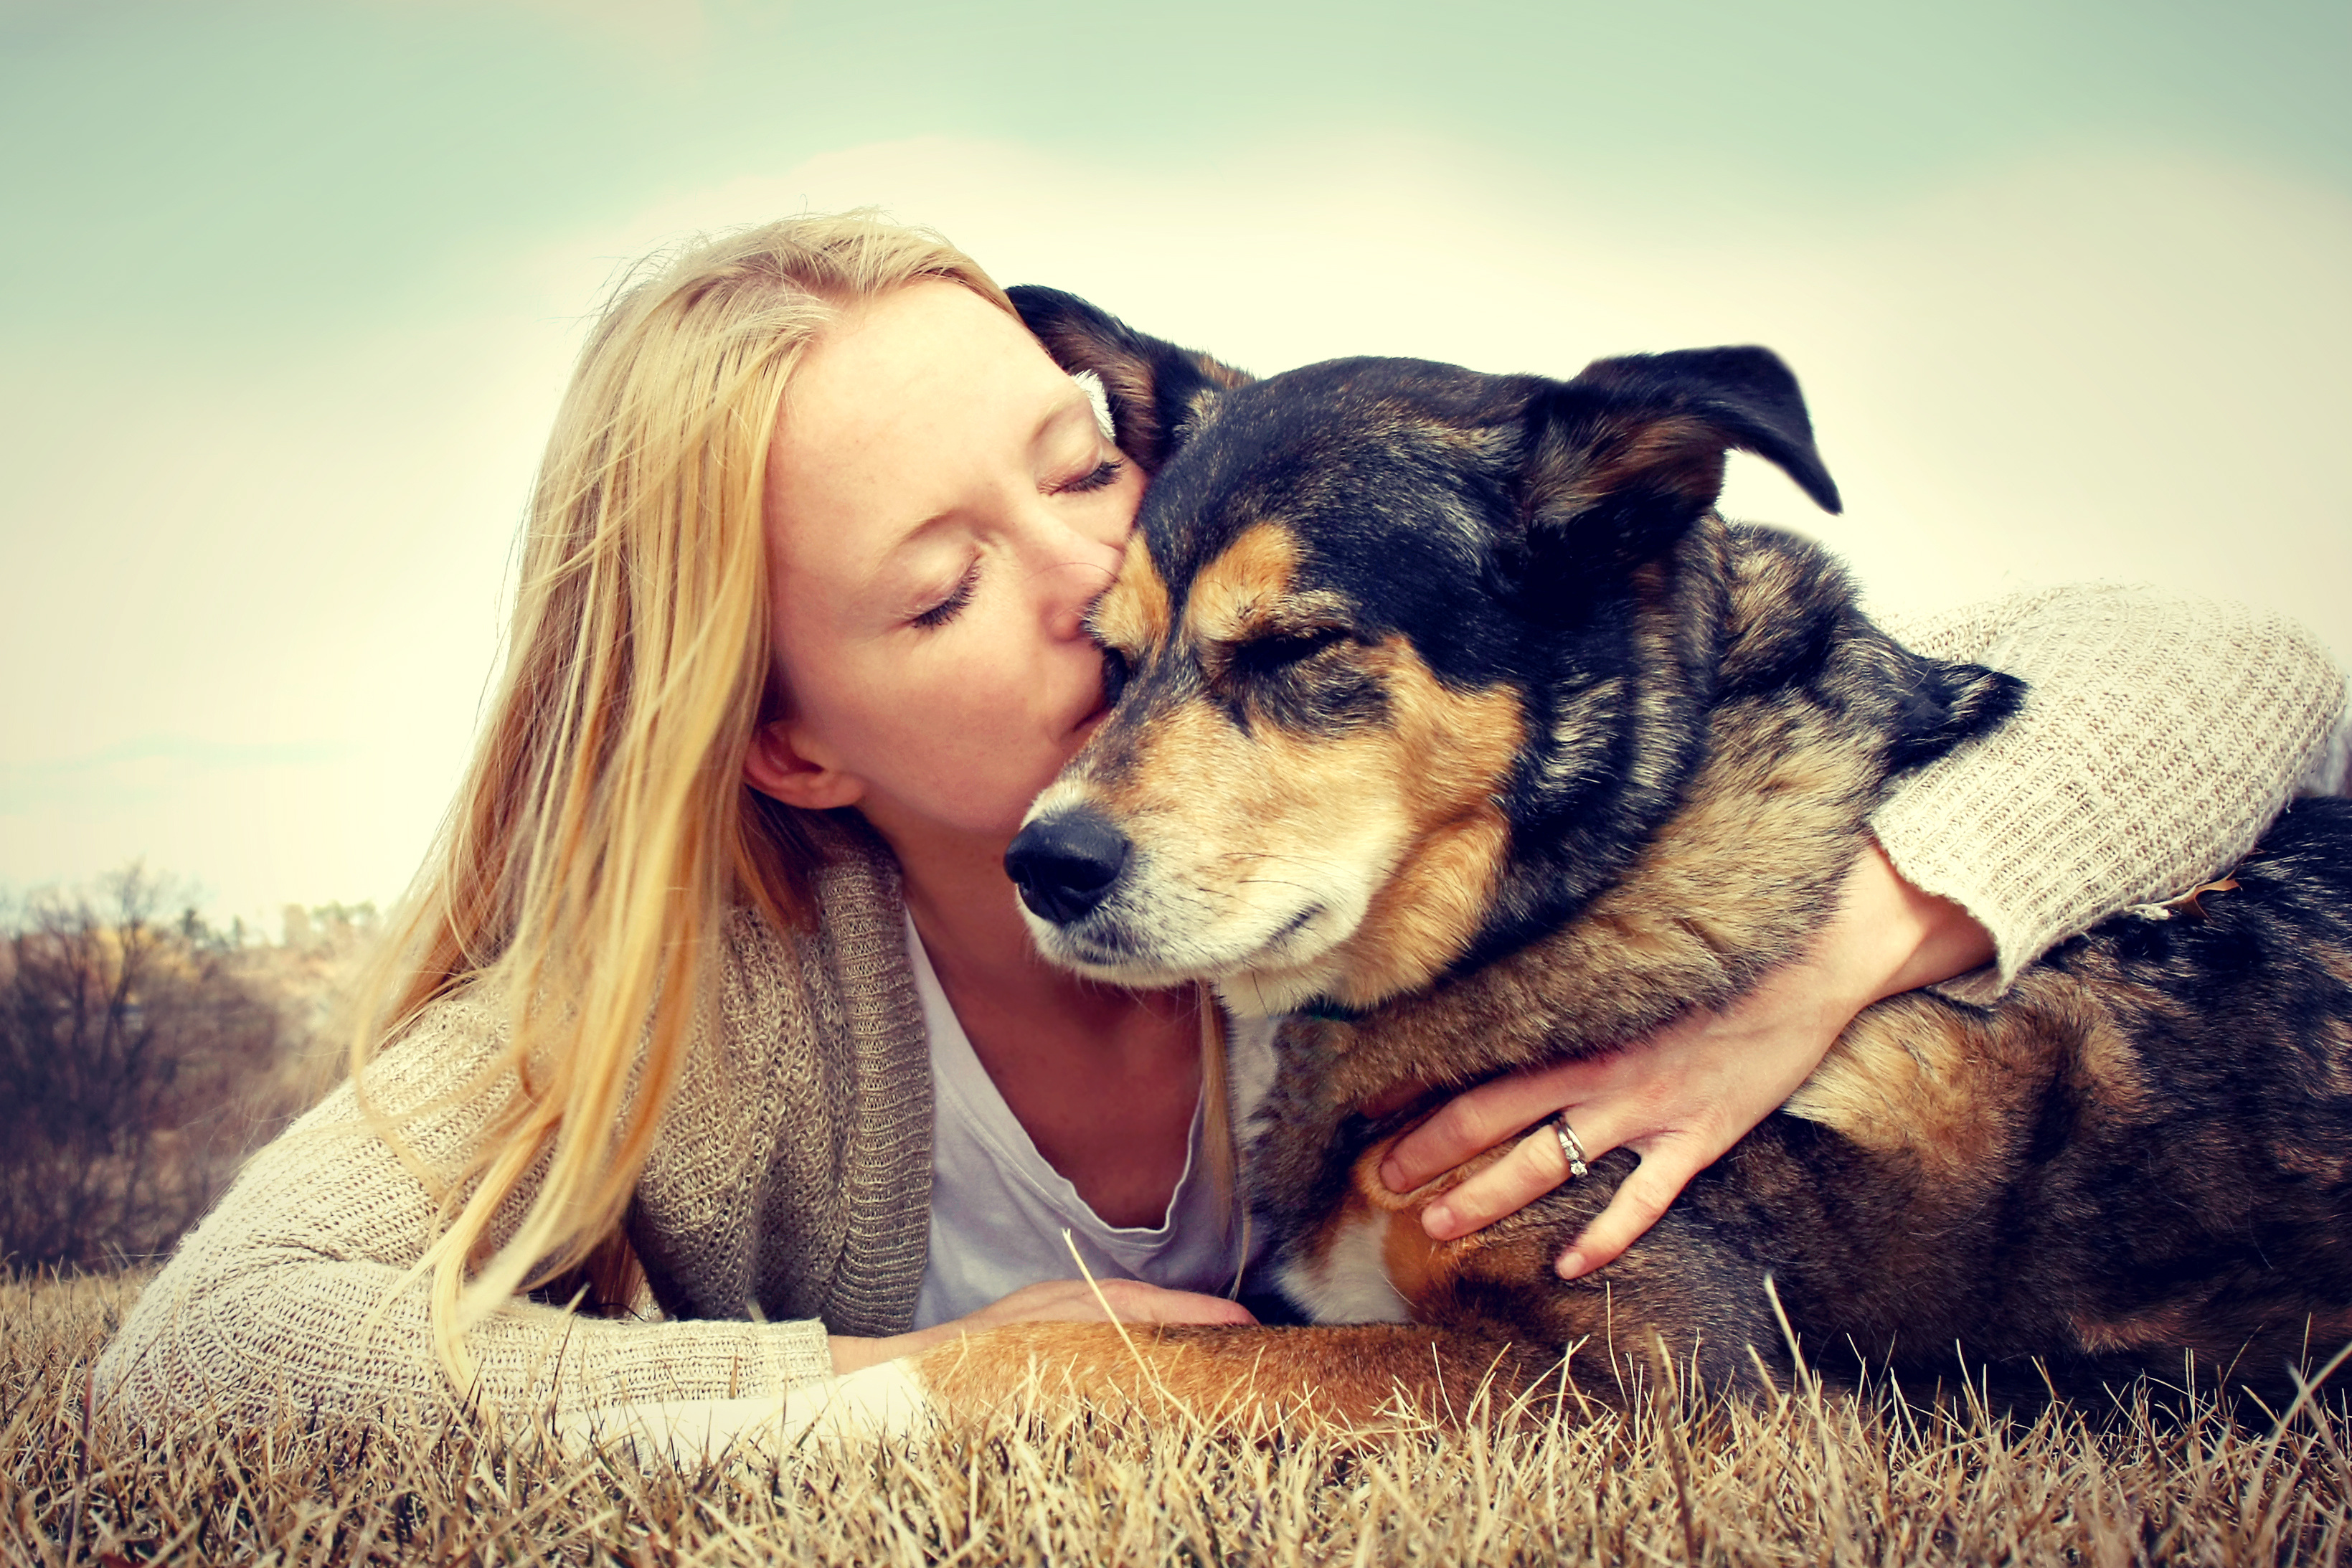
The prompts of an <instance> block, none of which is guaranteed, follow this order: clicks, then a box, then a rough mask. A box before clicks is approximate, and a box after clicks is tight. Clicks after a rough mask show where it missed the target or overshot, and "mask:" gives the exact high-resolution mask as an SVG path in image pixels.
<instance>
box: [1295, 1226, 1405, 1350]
mask: <svg viewBox="0 0 2352 1568" xmlns="http://www.w3.org/2000/svg"><path fill="white" fill-rule="evenodd" d="M1412 1223H1414V1222H1413V1220H1412V1216H1410V1215H1396V1214H1391V1213H1386V1212H1383V1211H1381V1210H1380V1209H1376V1208H1372V1207H1370V1205H1364V1204H1361V1203H1360V1202H1357V1201H1354V1200H1353V1199H1352V1197H1351V1200H1350V1201H1349V1204H1348V1205H1346V1206H1345V1207H1344V1208H1343V1209H1342V1210H1341V1211H1340V1213H1339V1215H1337V1216H1336V1217H1335V1218H1334V1219H1333V1221H1332V1222H1331V1223H1330V1224H1328V1225H1327V1226H1324V1227H1323V1228H1322V1229H1321V1230H1320V1231H1318V1233H1317V1234H1316V1235H1314V1236H1312V1237H1307V1238H1306V1239H1305V1240H1304V1241H1302V1242H1301V1244H1300V1245H1298V1246H1297V1247H1293V1248H1291V1250H1290V1255H1289V1256H1288V1257H1287V1258H1285V1259H1284V1260H1283V1263H1282V1268H1281V1271H1280V1279H1281V1284H1282V1290H1283V1294H1285V1295H1286V1296H1288V1297H1289V1298H1290V1300H1292V1301H1293V1302H1294V1303H1296V1304H1297V1307H1298V1308H1299V1309H1300V1310H1302V1311H1304V1312H1305V1313H1306V1314H1307V1316H1308V1317H1310V1318H1312V1319H1313V1320H1314V1321H1317V1322H1318V1323H1402V1322H1407V1321H1411V1320H1412V1305H1411V1304H1410V1303H1409V1302H1407V1301H1406V1300H1405V1299H1404V1297H1403V1295H1402V1293H1401V1292H1399V1291H1398V1289H1397V1288H1396V1286H1395V1284H1394V1283H1392V1282H1391V1279H1389V1266H1388V1244H1389V1227H1390V1226H1391V1225H1397V1224H1405V1225H1411V1224H1412Z"/></svg>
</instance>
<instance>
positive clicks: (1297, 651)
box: [1234, 626, 1348, 675]
mask: <svg viewBox="0 0 2352 1568" xmlns="http://www.w3.org/2000/svg"><path fill="white" fill-rule="evenodd" d="M1347 635H1348V634H1347V633H1346V632H1345V631H1343V630H1341V629H1340V628H1339V627H1338V626H1314V627H1309V628H1307V629H1305V630H1301V631H1296V632H1277V633H1276V634H1274V635H1273V636H1271V637H1254V638H1252V639H1251V640H1250V641H1248V642H1245V643H1243V644H1242V645H1241V646H1240V647H1236V648H1235V649H1234V663H1235V664H1236V665H1238V666H1239V667H1240V668H1242V669H1243V670H1244V671H1246V672H1248V673H1250V674H1253V675H1271V674H1274V673H1276V671H1278V670H1283V669H1287V668H1291V667H1292V666H1294V665H1297V664H1302V663H1304V662H1306V661H1307V659H1310V658H1314V657H1315V656H1316V655H1317V654H1318V653H1322V652H1324V651H1325V650H1326V649H1328V648H1331V647H1337V646H1338V645H1339V643H1340V642H1341V641H1342V640H1344V639H1345V638H1346V637H1347Z"/></svg>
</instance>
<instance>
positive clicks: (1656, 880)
mask: <svg viewBox="0 0 2352 1568" xmlns="http://www.w3.org/2000/svg"><path fill="white" fill-rule="evenodd" d="M1713 532H1714V540H1713V541H1712V543H1713V544H1719V545H1720V546H1721V547H1722V549H1723V554H1722V559H1723V560H1724V562H1725V563H1726V573H1725V576H1724V579H1723V581H1724V592H1723V594H1722V598H1721V602H1722V604H1723V605H1724V618H1723V621H1722V628H1723V636H1722V638H1721V645H1720V646H1721V660H1722V663H1721V669H1722V671H1723V673H1724V676H1725V678H1726V679H1723V680H1721V681H1720V682H1719V683H1718V687H1717V690H1716V691H1715V693H1714V694H1713V697H1712V700H1710V702H1709V703H1708V705H1707V708H1706V714H1705V740H1706V744H1705V749H1704V752H1703V753H1702V754H1701V755H1700V756H1699V758H1698V759H1697V760H1696V762H1695V763H1694V764H1693V765H1692V766H1691V767H1690V768H1689V769H1688V770H1687V771H1686V773H1685V775H1684V776H1683V777H1682V778H1681V779H1680V780H1679V781H1677V782H1678V783H1679V785H1680V787H1679V789H1678V791H1676V792H1675V796H1674V801H1675V803H1674V804H1672V805H1669V806H1668V807H1667V808H1666V809H1665V810H1664V813H1663V821H1662V822H1661V823H1660V825H1659V826H1657V827H1656V829H1655V830H1654V832H1653V833H1651V834H1650V835H1649V836H1648V837H1646V839H1644V840H1643V841H1641V842H1639V843H1638V844H1636V845H1634V846H1632V847H1631V853H1630V857H1629V858H1626V859H1625V860H1624V861H1622V870H1620V871H1618V872H1617V874H1615V875H1614V876H1613V878H1612V879H1609V880H1607V881H1606V883H1605V884H1604V885H1602V886H1601V887H1600V888H1599V889H1598V890H1597V891H1594V892H1592V893H1591V895H1590V896H1589V897H1583V898H1580V900H1577V901H1576V903H1575V904H1574V906H1573V907H1572V909H1571V910H1570V912H1569V913H1567V914H1566V915H1565V916H1564V917H1563V918H1562V919H1561V920H1560V921H1558V922H1557V923H1556V924H1554V925H1552V926H1551V927H1550V928H1549V929H1540V928H1538V930H1537V931H1534V932H1533V933H1531V934H1529V935H1528V938H1527V939H1526V940H1524V941H1522V942H1517V943H1516V944H1514V945H1512V946H1510V947H1508V948H1507V950H1504V951H1500V952H1493V953H1491V954H1482V955H1481V961H1480V962H1478V963H1475V965H1474V966H1470V967H1467V968H1466V969H1465V970H1463V971H1459V972H1456V973H1452V974H1450V975H1447V976H1444V977H1442V978H1434V983H1433V984H1429V985H1428V986H1427V987H1426V988H1425V989H1419V990H1414V991H1411V992H1408V993H1405V994H1397V995H1393V996H1391V997H1390V998H1388V999H1385V1000H1382V1001H1380V1002H1379V1003H1378V1004H1377V1005H1372V1006H1370V1007H1369V1008H1366V1009H1360V1010H1359V1009H1347V1010H1346V1011H1345V1013H1344V1014H1342V1013H1341V1011H1340V1010H1339V1009H1331V1010H1329V1011H1328V1013H1327V1014H1326V1016H1323V1017H1320V1018H1317V1017H1314V1016H1308V1017H1307V1018H1301V1019H1295V1020H1293V1021H1292V1022H1291V1023H1290V1024H1288V1025H1286V1035H1288V1034H1289V1033H1290V1032H1292V1031H1323V1033H1322V1034H1321V1035H1320V1036H1319V1037H1318V1038H1317V1039H1315V1040H1313V1041H1311V1042H1310V1041H1308V1040H1307V1039H1305V1038H1304V1037H1301V1038H1299V1039H1298V1040H1297V1044H1298V1045H1300V1046H1302V1047H1306V1048H1307V1049H1309V1050H1310V1051H1311V1052H1312V1054H1313V1055H1314V1056H1315V1057H1316V1058H1318V1059H1319V1061H1320V1063H1321V1067H1320V1069H1319V1070H1321V1071H1323V1072H1325V1073H1327V1074H1328V1075H1329V1079H1328V1089H1329V1092H1330V1093H1332V1094H1333V1095H1334V1096H1335V1099H1336V1103H1339V1104H1342V1105H1345V1104H1350V1103H1352V1104H1361V1103H1364V1102H1365V1101H1366V1100H1370V1099H1371V1098H1373V1097H1375V1096H1377V1095H1380V1094H1381V1093H1383V1092H1384V1091H1386V1090H1387V1089H1390V1088H1391V1087H1392V1086H1393V1085H1395V1084H1397V1083H1400V1082H1404V1081H1418V1082H1422V1083H1428V1084H1444V1083H1463V1082H1469V1081H1475V1080H1476V1079H1484V1078H1486V1077H1490V1076H1492V1075H1494V1074H1496V1073H1498V1072H1503V1071H1507V1070H1509V1069H1511V1068H1517V1067H1522V1066H1527V1065H1530V1064H1533V1063H1537V1062H1543V1061H1557V1060H1559V1059H1562V1058H1569V1057H1574V1056H1578V1055H1581V1054H1585V1053H1589V1052H1592V1051H1598V1050H1603V1049H1607V1048H1609V1047H1613V1046H1616V1045H1620V1044H1622V1043H1623V1042H1625V1041H1627V1040H1629V1039H1632V1038H1633V1037H1637V1036H1639V1035H1640V1034H1642V1033H1643V1032H1644V1031H1646V1030H1648V1029H1650V1028H1653V1027H1654V1026H1657V1025H1659V1024H1661V1023H1663V1022H1664V1021H1665V1020H1667V1019H1668V1018H1671V1017H1673V1016H1675V1015H1676V1014H1678V1013H1680V1012H1682V1011H1684V1010H1685V1009H1686V1008H1690V1007H1695V1006H1696V1007H1717V1006H1720V1005H1723V1004H1725V1003H1727V1002H1728V1001H1730V1000H1731V999H1732V998H1734V997H1735V996H1737V995H1738V994H1740V993H1741V992H1743V991H1745V990H1746V989H1747V988H1748V986H1750V985H1752V984H1754V983H1755V982H1756V980H1757V979H1758V977H1759V976H1760V975H1761V974H1762V973H1764V972H1765V971H1766V970H1768V969H1769V968H1770V967H1772V966H1773V965H1775V964H1777V963H1781V962H1784V961H1785V960H1787V959H1789V958H1791V957H1793V956H1795V955H1796V954H1797V953H1799V952H1801V951H1803V949H1804V947H1805V946H1806V944H1807V943H1808V942H1809V941H1810V939H1811V935H1812V933H1813V932H1814V931H1816V930H1817V929H1818V928H1819V927H1820V926H1821V924H1822V922H1823V921H1825V920H1826V919H1827V917H1828V915H1829V913H1830V910H1831V908H1832V900H1833V899H1834V896H1835V892H1836V889H1837V887H1838V885H1839V883H1840V881H1841V880H1842V879H1843V876H1844V874H1845V872H1846V870H1847V868H1849V867H1850V866H1851V865H1852V863H1853V858H1854V857H1855V856H1856V855H1857V854H1859V853H1860V852H1861V849H1862V847H1863V844H1864V834H1865V833H1866V831H1867V828H1866V823H1867V819H1868V816H1869V814H1870V812H1871V811H1872V809H1873V808H1874V806H1875V805H1877V803H1878V801H1879V798H1880V796H1881V795H1882V793H1883V791H1884V787H1885V781H1886V779H1887V776H1888V773H1889V763H1888V734H1887V729H1886V724H1887V720H1886V715H1885V713H1884V712H1883V711H1878V710H1877V709H1878V707H1879V705H1877V704H1873V703H1869V702H1857V701H1854V700H1852V699H1853V693H1854V692H1855V691H1857V690H1862V691H1867V690H1871V689H1874V687H1876V686H1881V685H1884V684H1885V683H1884V682H1883V681H1882V680H1879V679H1877V672H1878V671H1879V669H1880V668H1881V667H1882V666H1883V665H1884V664H1885V650H1888V649H1894V648H1895V645H1893V644H1892V643H1891V642H1890V641H1888V639H1886V638H1885V636H1884V634H1881V633H1878V632H1877V631H1876V629H1875V628H1874V627H1872V626H1870V625H1869V623H1868V622H1866V621H1864V620H1863V619H1862V618H1861V616H1859V615H1858V614H1856V613H1854V612H1853V610H1852V607H1851V600H1850V595H1848V592H1847V590H1846V589H1845V587H1844V584H1843V577H1842V574H1838V573H1837V571H1836V568H1835V567H1834V566H1833V565H1832V564H1831V563H1828V561H1827V560H1826V559H1825V558H1823V557H1822V556H1820V555H1819V554H1818V553H1817V552H1813V551H1811V549H1810V548H1808V547H1805V546H1802V545H1801V544H1799V543H1798V542H1794V541H1791V540H1789V539H1787V538H1786V537H1785V536H1780V535H1777V534H1772V533H1769V532H1764V531H1746V530H1738V531H1730V532H1728V533H1726V532H1724V531H1722V530H1721V525H1720V524H1717V525H1715V526H1714V530H1713ZM1696 543H1697V544H1698V545H1699V546H1700V547H1710V544H1711V542H1710V541H1709V540H1706V539H1702V540H1699V541H1697V542H1696ZM1824 592H1831V593H1832V594H1833V598H1832V600H1830V601H1827V602H1828V603H1830V605H1831V607H1832V612H1833V613H1832V617H1831V619H1830V621H1828V622H1826V623H1822V628H1821V629H1819V630H1818V631H1817V632H1816V634H1815V636H1814V637H1813V639H1812V641H1811V644H1810V645H1809V646H1808V647H1804V648H1799V649H1792V648H1791V647H1790V646H1789V645H1790V637H1789V631H1790V623H1791V621H1792V620H1795V619H1798V618H1800V617H1801V616H1805V615H1807V614H1808V613H1809V612H1811V613H1814V614H1816V615H1817V614H1818V613H1819V611H1820V610H1821V608H1822V605H1823V604H1824V602H1825V601H1824V600H1823V599H1822V596H1821V595H1822V594H1823V593H1824ZM1895 652H1896V653H1898V654H1899V653H1900V652H1901V650H1899V649H1895ZM1903 657H1906V658H1907V657H1908V656H1907V655H1906V656H1903Z"/></svg>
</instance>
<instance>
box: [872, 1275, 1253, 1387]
mask: <svg viewBox="0 0 2352 1568" xmlns="http://www.w3.org/2000/svg"><path fill="white" fill-rule="evenodd" d="M1097 1287H1099V1291H1097ZM1106 1305H1108V1307H1109V1309H1110V1310H1109V1311H1108V1312H1106V1311H1104V1310H1103V1309H1104V1307H1105V1306H1106ZM1111 1321H1118V1322H1121V1323H1224V1324H1241V1323H1255V1322H1256V1321H1257V1319H1256V1318H1255V1317H1253V1316H1252V1315H1251V1314H1250V1310H1249V1309H1248V1308H1246V1307H1244V1306H1243V1305H1242V1304H1241V1303H1240V1302H1238V1301H1228V1300H1225V1299H1224V1298H1223V1296H1198V1295H1195V1294H1193V1293H1192V1291H1190V1290H1166V1289H1161V1288H1160V1287H1159V1286H1157V1285H1146V1284H1145V1283H1143V1281H1141V1280H1140V1279H1102V1280H1097V1281H1096V1283H1095V1284H1094V1285H1089V1284H1087V1282H1086V1281H1085V1280H1083V1279H1041V1280H1039V1281H1038V1282H1037V1283H1036V1284H1034V1285H1024V1286H1023V1287H1022V1288H1021V1289H1018V1290H1015V1291H1014V1292H1013V1294H1011V1295H1010V1296H1007V1297H1005V1298H1004V1299H1003V1300H1001V1301H997V1302H994V1303H992V1304H991V1305H989V1306H986V1307H982V1309H981V1310H979V1311H977V1312H970V1313H967V1314H965V1315H964V1316H963V1317H961V1318H958V1319H956V1320H955V1321H952V1322H947V1323H941V1324H940V1325H938V1326H937V1327H936V1328H929V1329H918V1330H916V1331H914V1332H913V1333H909V1334H892V1335H889V1336H888V1337H887V1338H883V1339H870V1340H869V1339H858V1338H855V1337H853V1336H851V1335H848V1334H835V1335H834V1336H833V1337H832V1342H833V1370H834V1372H835V1373H836V1374H838V1373H851V1372H856V1370H857V1369H858V1368H860V1367H866V1366H872V1365H874V1364H875V1363H877V1362H885V1361H894V1360H896V1359H897V1358H898V1357H900V1356H908V1355H916V1354H919V1353H920V1352H923V1351H927V1350H929V1349H930V1348H931V1347H932V1346H933V1345H936V1344H943V1343H945V1342H947V1341H949V1340H952V1339H954V1338H955V1337H956V1336H957V1335H959V1334H976V1333H978V1332H980V1331H982V1330H983V1329H996V1328H1002V1327H1003V1326H1004V1325H1005V1324H1007V1323H1102V1322H1111Z"/></svg>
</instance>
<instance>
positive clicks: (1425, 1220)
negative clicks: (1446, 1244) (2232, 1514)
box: [1421, 1204, 1454, 1241]
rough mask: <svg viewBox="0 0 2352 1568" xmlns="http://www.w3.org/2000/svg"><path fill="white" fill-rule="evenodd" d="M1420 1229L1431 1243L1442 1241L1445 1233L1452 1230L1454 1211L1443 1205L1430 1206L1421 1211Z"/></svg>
mask: <svg viewBox="0 0 2352 1568" xmlns="http://www.w3.org/2000/svg"><path fill="white" fill-rule="evenodd" d="M1421 1228H1422V1229H1423V1231H1425V1232H1427V1233H1428V1235H1429V1237H1430V1239H1431V1240H1433V1241H1444V1239H1445V1233H1446V1232H1447V1231H1449V1230H1452V1229H1453V1228H1454V1211H1453V1210H1452V1209H1450V1208H1447V1207H1446V1206H1445V1205H1444V1204H1432V1205H1429V1206H1428V1207H1427V1208H1425V1209H1423V1210H1422V1211H1421Z"/></svg>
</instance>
